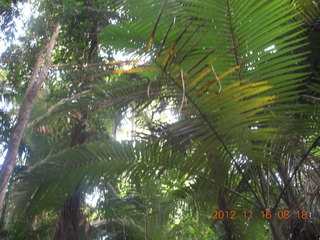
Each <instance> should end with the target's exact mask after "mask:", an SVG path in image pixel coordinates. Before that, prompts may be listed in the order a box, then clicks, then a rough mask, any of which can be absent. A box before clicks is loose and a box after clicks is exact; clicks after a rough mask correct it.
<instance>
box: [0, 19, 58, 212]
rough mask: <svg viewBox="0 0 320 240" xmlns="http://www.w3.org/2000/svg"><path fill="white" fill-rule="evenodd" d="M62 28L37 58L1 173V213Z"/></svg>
mask: <svg viewBox="0 0 320 240" xmlns="http://www.w3.org/2000/svg"><path fill="white" fill-rule="evenodd" d="M60 27H61V26H60V24H57V25H56V26H55V28H54V31H53V34H52V36H51V38H50V41H48V43H47V45H46V47H45V48H43V50H41V51H40V52H39V54H38V56H37V58H36V63H35V66H34V69H33V72H32V75H31V78H30V80H29V83H28V88H27V91H26V94H25V97H24V99H23V102H22V105H21V107H20V110H19V115H18V120H17V123H16V125H15V127H14V130H13V133H12V136H11V139H10V142H9V145H8V151H7V154H6V157H5V161H4V163H3V165H2V168H1V171H0V211H1V209H2V206H3V201H4V199H5V196H6V192H7V188H8V183H9V180H10V177H11V176H12V173H13V170H14V167H15V166H16V157H17V154H18V149H19V145H20V142H21V138H22V134H23V132H24V129H25V127H26V125H27V122H28V120H29V117H30V112H31V108H32V105H33V103H34V101H35V100H36V98H37V96H38V92H39V89H40V87H41V85H42V83H43V81H44V80H45V78H46V77H47V74H48V72H49V69H50V67H51V65H52V62H51V56H52V50H53V48H54V46H55V42H56V39H57V37H58V33H59V29H60ZM44 53H45V58H44V65H43V67H42V68H41V65H42V58H43V55H44Z"/></svg>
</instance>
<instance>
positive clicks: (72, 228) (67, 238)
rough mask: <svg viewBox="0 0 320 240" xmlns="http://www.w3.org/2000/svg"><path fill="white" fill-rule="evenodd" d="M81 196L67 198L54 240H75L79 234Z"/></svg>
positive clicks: (78, 194)
mask: <svg viewBox="0 0 320 240" xmlns="http://www.w3.org/2000/svg"><path fill="white" fill-rule="evenodd" d="M80 201H81V194H80V193H77V194H74V195H72V196H71V197H69V198H68V199H67V200H66V201H65V202H64V205H63V207H62V210H61V215H60V219H59V225H58V227H57V229H56V231H55V234H54V238H53V239H54V240H76V239H78V233H79V221H80Z"/></svg>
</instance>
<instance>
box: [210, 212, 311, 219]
mask: <svg viewBox="0 0 320 240" xmlns="http://www.w3.org/2000/svg"><path fill="white" fill-rule="evenodd" d="M241 218H242V219H251V218H257V219H258V218H259V219H271V218H278V219H285V220H287V219H309V218H311V213H310V212H308V211H306V210H301V211H300V210H299V211H289V210H278V211H276V212H274V213H272V211H270V210H266V211H260V212H253V211H241V212H240V211H222V210H220V211H212V217H211V219H231V220H233V219H241Z"/></svg>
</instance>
